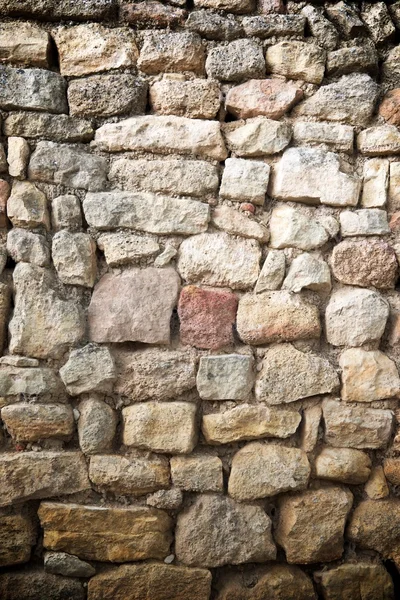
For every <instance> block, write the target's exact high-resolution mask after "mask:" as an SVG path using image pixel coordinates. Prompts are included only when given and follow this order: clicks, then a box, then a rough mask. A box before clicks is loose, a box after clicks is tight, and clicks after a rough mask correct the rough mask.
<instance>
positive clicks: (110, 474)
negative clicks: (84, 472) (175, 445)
mask: <svg viewBox="0 0 400 600" xmlns="http://www.w3.org/2000/svg"><path fill="white" fill-rule="evenodd" d="M89 479H90V481H91V482H92V483H94V485H95V486H97V487H98V488H100V489H101V490H106V491H110V492H113V493H114V494H118V495H123V494H125V495H128V496H142V495H144V494H147V493H149V492H154V491H155V490H158V489H160V488H166V487H169V465H168V461H167V460H166V459H165V458H163V457H160V456H143V457H142V456H129V455H127V456H119V455H118V454H98V455H96V456H92V457H91V458H90V465H89Z"/></svg>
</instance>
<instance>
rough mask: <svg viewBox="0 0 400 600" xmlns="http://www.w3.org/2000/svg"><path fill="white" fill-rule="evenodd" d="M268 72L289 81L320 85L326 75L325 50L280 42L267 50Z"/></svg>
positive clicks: (302, 44) (304, 44) (310, 45)
mask: <svg viewBox="0 0 400 600" xmlns="http://www.w3.org/2000/svg"><path fill="white" fill-rule="evenodd" d="M265 61H266V64H267V70H268V71H269V72H270V73H275V74H277V75H284V76H285V77H287V78H288V79H302V80H304V81H307V82H309V83H316V84H318V85H319V84H320V83H321V82H322V80H323V78H324V73H325V61H326V53H325V50H323V49H322V48H320V47H319V46H317V45H316V44H306V43H305V42H297V41H293V42H292V41H285V42H279V43H278V44H275V45H273V46H270V47H269V48H268V49H267V52H266V55H265Z"/></svg>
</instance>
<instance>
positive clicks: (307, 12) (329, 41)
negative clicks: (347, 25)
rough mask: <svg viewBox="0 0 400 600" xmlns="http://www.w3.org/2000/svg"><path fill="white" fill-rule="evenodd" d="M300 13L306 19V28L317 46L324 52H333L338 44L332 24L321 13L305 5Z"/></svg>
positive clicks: (336, 32)
mask: <svg viewBox="0 0 400 600" xmlns="http://www.w3.org/2000/svg"><path fill="white" fill-rule="evenodd" d="M301 12H302V14H303V15H304V16H305V17H306V18H307V26H308V28H309V29H310V32H311V35H312V36H313V37H315V38H316V41H317V43H318V45H319V46H321V48H325V50H334V49H335V48H336V46H337V44H338V42H339V33H338V31H337V29H336V27H335V26H334V25H333V23H331V22H330V21H329V20H328V19H327V18H326V17H325V16H324V13H323V11H320V10H318V8H317V7H315V6H312V5H311V4H306V6H305V7H304V8H303V9H302V11H301Z"/></svg>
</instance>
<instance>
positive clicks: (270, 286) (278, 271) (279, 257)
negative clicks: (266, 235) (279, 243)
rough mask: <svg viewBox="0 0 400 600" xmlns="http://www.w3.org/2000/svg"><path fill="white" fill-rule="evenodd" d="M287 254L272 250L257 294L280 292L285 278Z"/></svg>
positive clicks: (263, 270) (262, 270) (257, 287)
mask: <svg viewBox="0 0 400 600" xmlns="http://www.w3.org/2000/svg"><path fill="white" fill-rule="evenodd" d="M285 264H286V259H285V254H284V252H280V251H279V250H270V251H269V252H268V254H267V258H266V259H265V261H264V264H263V266H262V269H261V272H260V275H259V277H258V279H257V283H256V287H255V288H254V291H255V293H256V294H260V293H261V292H269V291H274V290H278V289H279V288H280V287H281V284H282V281H283V279H284V277H285Z"/></svg>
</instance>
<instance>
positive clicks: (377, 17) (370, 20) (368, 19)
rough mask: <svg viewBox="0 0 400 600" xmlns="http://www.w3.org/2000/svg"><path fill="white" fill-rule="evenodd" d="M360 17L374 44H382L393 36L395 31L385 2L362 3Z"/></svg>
mask: <svg viewBox="0 0 400 600" xmlns="http://www.w3.org/2000/svg"><path fill="white" fill-rule="evenodd" d="M361 18H362V20H363V21H364V23H365V25H366V27H367V29H368V31H369V34H370V35H371V37H372V39H373V41H374V42H375V44H382V43H384V42H386V41H388V40H389V39H390V38H392V37H393V36H394V33H395V31H396V28H395V26H394V25H393V23H392V20H391V18H390V14H389V11H388V8H387V6H386V4H385V2H374V4H367V3H364V4H363V5H362V9H361Z"/></svg>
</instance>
